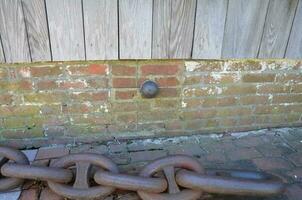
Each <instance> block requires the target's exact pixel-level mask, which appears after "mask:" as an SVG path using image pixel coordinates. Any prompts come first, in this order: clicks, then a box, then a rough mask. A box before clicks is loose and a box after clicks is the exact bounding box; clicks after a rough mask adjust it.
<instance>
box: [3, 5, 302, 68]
mask: <svg viewBox="0 0 302 200" xmlns="http://www.w3.org/2000/svg"><path fill="white" fill-rule="evenodd" d="M0 41H1V42H0V62H7V63H11V62H31V61H50V60H53V61H58V60H108V59H110V60H114V59H150V58H153V59H166V58H169V59H170V58H171V59H172V58H193V59H203V58H205V59H219V58H296V59H301V58H302V0H300V1H299V0H0Z"/></svg>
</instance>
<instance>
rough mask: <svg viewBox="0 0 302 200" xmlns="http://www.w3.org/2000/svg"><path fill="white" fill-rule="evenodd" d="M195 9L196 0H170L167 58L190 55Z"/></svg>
mask: <svg viewBox="0 0 302 200" xmlns="http://www.w3.org/2000/svg"><path fill="white" fill-rule="evenodd" d="M195 11H196V0H186V1H183V0H173V1H172V12H171V32H170V53H169V58H190V57H191V53H192V47H193V30H194V21H195Z"/></svg>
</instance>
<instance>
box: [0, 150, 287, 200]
mask: <svg viewBox="0 0 302 200" xmlns="http://www.w3.org/2000/svg"><path fill="white" fill-rule="evenodd" d="M0 157H3V159H2V160H1V161H0V171H1V174H0V175H1V176H0V191H7V190H11V189H14V188H16V187H19V186H20V185H21V184H22V183H23V181H24V180H25V179H31V180H38V181H46V182H47V183H48V186H49V187H50V189H51V190H53V191H54V192H55V193H57V194H59V195H61V196H63V197H67V198H70V199H94V198H104V197H106V196H108V195H110V194H112V193H113V192H114V191H115V190H116V189H120V190H130V191H136V192H137V193H138V195H139V196H140V197H141V198H142V199H143V200H151V199H153V200H154V199H159V200H196V199H199V198H200V197H201V196H202V195H203V194H204V193H205V192H206V193H218V194H231V195H251V196H271V195H277V194H280V193H282V192H283V191H284V189H285V186H286V185H285V184H284V183H283V182H282V180H281V179H280V178H279V177H276V176H273V175H271V174H267V173H262V172H252V171H242V170H204V169H203V167H202V166H201V164H200V163H199V162H198V161H197V160H195V159H194V158H192V157H189V156H183V155H175V156H168V157H164V158H160V159H157V160H155V161H153V162H151V163H149V164H148V165H146V166H145V167H144V168H143V170H142V171H141V172H140V174H139V176H135V175H128V174H120V173H119V170H118V167H117V165H116V164H115V163H114V162H112V161H111V160H110V159H109V158H107V157H105V156H103V155H100V154H93V153H85V154H71V155H67V156H64V157H61V158H59V159H58V160H56V161H55V162H54V163H53V164H52V165H51V166H49V167H41V166H33V165H30V164H29V161H28V159H27V158H26V156H25V155H24V154H23V153H22V152H21V151H18V150H15V149H12V148H8V147H0Z"/></svg>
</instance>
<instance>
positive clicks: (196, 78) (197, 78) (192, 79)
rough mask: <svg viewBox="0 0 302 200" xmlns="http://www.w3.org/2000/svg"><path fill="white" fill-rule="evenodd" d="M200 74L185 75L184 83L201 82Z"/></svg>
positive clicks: (193, 83)
mask: <svg viewBox="0 0 302 200" xmlns="http://www.w3.org/2000/svg"><path fill="white" fill-rule="evenodd" d="M201 78H202V76H200V75H190V76H185V80H184V85H195V84H199V83H200V82H201Z"/></svg>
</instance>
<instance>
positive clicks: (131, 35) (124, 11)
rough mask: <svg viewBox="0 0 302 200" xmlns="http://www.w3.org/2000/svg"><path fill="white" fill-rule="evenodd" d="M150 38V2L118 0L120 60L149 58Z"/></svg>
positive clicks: (150, 0)
mask: <svg viewBox="0 0 302 200" xmlns="http://www.w3.org/2000/svg"><path fill="white" fill-rule="evenodd" d="M151 38H152V0H120V1H119V39H120V58H121V59H142V58H151Z"/></svg>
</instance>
